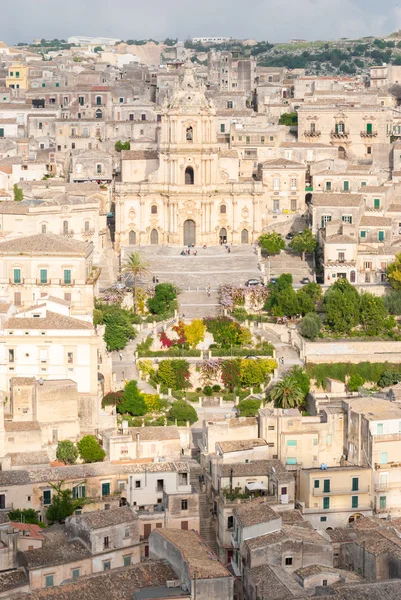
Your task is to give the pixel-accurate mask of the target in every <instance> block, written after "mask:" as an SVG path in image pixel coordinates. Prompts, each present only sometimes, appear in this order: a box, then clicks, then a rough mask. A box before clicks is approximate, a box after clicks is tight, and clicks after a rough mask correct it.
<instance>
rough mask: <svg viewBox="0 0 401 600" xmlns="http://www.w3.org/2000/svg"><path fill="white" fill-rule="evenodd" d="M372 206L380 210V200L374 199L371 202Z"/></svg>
mask: <svg viewBox="0 0 401 600" xmlns="http://www.w3.org/2000/svg"><path fill="white" fill-rule="evenodd" d="M373 206H374V208H376V209H379V208H380V198H375V199H374V200H373Z"/></svg>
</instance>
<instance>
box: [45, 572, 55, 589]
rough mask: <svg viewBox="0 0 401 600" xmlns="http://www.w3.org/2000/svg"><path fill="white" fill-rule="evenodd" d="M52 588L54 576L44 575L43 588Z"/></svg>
mask: <svg viewBox="0 0 401 600" xmlns="http://www.w3.org/2000/svg"><path fill="white" fill-rule="evenodd" d="M53 586H54V575H46V577H45V587H47V588H48V587H53Z"/></svg>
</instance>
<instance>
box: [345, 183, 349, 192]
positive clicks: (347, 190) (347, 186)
mask: <svg viewBox="0 0 401 600" xmlns="http://www.w3.org/2000/svg"><path fill="white" fill-rule="evenodd" d="M344 192H349V181H344Z"/></svg>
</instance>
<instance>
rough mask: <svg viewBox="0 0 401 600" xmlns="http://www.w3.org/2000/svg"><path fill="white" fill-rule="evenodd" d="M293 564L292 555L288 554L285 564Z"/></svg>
mask: <svg viewBox="0 0 401 600" xmlns="http://www.w3.org/2000/svg"><path fill="white" fill-rule="evenodd" d="M291 565H292V556H287V557H286V559H285V566H286V567H290V566H291Z"/></svg>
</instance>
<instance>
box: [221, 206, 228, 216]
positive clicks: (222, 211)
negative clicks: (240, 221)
mask: <svg viewBox="0 0 401 600" xmlns="http://www.w3.org/2000/svg"><path fill="white" fill-rule="evenodd" d="M226 213H227V206H226V205H225V204H222V205H221V206H220V214H222V215H225V214H226Z"/></svg>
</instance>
